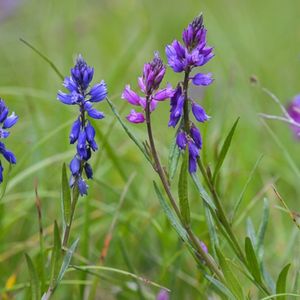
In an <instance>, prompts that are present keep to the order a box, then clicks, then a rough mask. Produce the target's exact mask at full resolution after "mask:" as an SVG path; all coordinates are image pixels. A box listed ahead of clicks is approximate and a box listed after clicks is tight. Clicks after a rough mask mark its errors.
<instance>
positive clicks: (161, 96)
mask: <svg viewBox="0 0 300 300" xmlns="http://www.w3.org/2000/svg"><path fill="white" fill-rule="evenodd" d="M165 72H166V67H165V66H164V64H163V62H162V60H161V58H160V57H159V54H158V52H155V54H154V58H153V60H152V61H151V62H149V63H146V64H145V65H144V70H143V76H141V77H139V78H138V85H139V87H140V90H141V92H142V94H143V96H139V95H138V94H137V93H136V92H134V91H133V90H132V89H131V87H130V85H126V87H125V89H124V91H123V93H122V99H124V100H126V101H128V102H129V103H130V104H132V105H135V106H139V107H141V108H142V110H143V112H136V111H135V110H134V109H132V110H131V112H130V114H129V115H128V116H127V120H128V121H129V122H131V123H143V122H145V119H146V118H145V114H144V112H145V110H146V105H147V101H149V107H150V112H152V111H154V110H155V109H156V106H157V104H158V102H159V101H164V100H166V99H168V98H170V97H172V96H173V94H174V90H173V89H172V87H171V86H170V85H167V87H166V88H164V89H160V90H159V89H158V88H159V85H160V83H161V81H162V80H163V77H164V75H165Z"/></svg>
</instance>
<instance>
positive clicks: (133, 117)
mask: <svg viewBox="0 0 300 300" xmlns="http://www.w3.org/2000/svg"><path fill="white" fill-rule="evenodd" d="M126 119H127V120H128V121H129V122H131V123H135V124H137V123H144V122H145V117H144V114H142V113H138V112H136V111H135V110H134V109H132V110H131V112H130V114H129V115H128V116H127V117H126Z"/></svg>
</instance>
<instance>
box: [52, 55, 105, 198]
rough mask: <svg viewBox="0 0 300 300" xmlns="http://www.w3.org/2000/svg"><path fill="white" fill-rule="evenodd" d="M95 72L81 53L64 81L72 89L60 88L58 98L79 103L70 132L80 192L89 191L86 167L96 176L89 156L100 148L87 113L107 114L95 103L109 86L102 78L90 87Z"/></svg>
mask: <svg viewBox="0 0 300 300" xmlns="http://www.w3.org/2000/svg"><path fill="white" fill-rule="evenodd" d="M93 75H94V69H93V68H92V67H90V66H88V65H87V63H86V62H85V61H84V59H83V58H82V56H81V55H79V56H78V58H77V61H76V64H75V66H74V68H72V69H71V76H70V77H66V78H65V80H64V83H63V85H64V87H65V88H66V89H68V90H69V92H68V93H63V92H61V91H59V92H58V94H57V99H58V100H60V101H61V102H62V103H64V104H67V105H78V107H79V116H78V118H77V119H76V120H75V122H74V123H73V125H72V129H71V132H70V144H74V143H75V142H77V153H76V155H75V156H74V158H73V159H72V161H71V163H70V170H71V173H72V176H71V178H70V186H71V187H74V186H75V185H77V187H78V190H79V193H80V194H81V195H84V194H85V195H86V194H87V189H88V186H87V184H86V182H85V180H84V179H83V176H82V175H83V171H84V173H85V175H86V177H87V178H88V179H90V178H92V177H93V171H92V167H91V165H90V164H89V163H88V160H89V159H90V158H91V154H92V151H96V150H97V149H98V146H97V143H96V141H95V129H94V127H93V126H92V124H91V122H90V121H89V119H88V117H90V118H92V119H102V118H104V114H103V113H102V112H100V111H98V110H96V109H95V108H94V107H93V104H94V103H97V102H100V101H102V100H103V99H105V98H106V96H107V88H106V84H105V82H104V81H103V80H102V81H101V82H100V83H97V84H95V85H94V86H92V87H91V88H90V83H91V81H92V79H93Z"/></svg>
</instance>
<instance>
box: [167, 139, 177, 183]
mask: <svg viewBox="0 0 300 300" xmlns="http://www.w3.org/2000/svg"><path fill="white" fill-rule="evenodd" d="M179 158H180V151H179V149H178V146H177V144H176V136H175V138H174V140H173V142H172V143H171V146H170V150H169V163H168V174H169V179H170V180H172V179H173V178H174V176H175V173H176V170H177V167H178V162H179Z"/></svg>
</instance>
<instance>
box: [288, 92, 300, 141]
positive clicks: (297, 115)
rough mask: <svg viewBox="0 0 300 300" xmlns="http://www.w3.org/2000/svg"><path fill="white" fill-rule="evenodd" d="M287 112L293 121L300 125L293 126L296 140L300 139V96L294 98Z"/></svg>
mask: <svg viewBox="0 0 300 300" xmlns="http://www.w3.org/2000/svg"><path fill="white" fill-rule="evenodd" d="M287 112H288V114H289V116H290V117H291V118H292V119H293V121H294V122H296V123H298V124H299V126H296V125H291V128H292V130H293V132H294V135H295V138H297V139H300V95H297V96H295V97H294V98H293V100H292V101H291V103H290V104H289V106H288V108H287Z"/></svg>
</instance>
